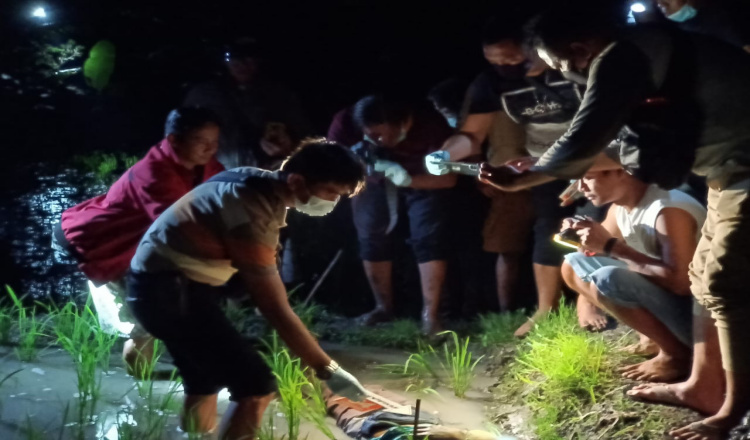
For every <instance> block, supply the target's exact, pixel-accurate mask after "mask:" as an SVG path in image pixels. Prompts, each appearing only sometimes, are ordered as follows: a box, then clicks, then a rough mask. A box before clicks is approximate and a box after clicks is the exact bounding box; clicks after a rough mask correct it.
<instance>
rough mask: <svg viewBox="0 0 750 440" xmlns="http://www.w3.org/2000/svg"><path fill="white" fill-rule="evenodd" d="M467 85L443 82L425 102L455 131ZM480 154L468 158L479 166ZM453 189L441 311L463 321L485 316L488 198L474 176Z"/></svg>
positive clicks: (456, 82)
mask: <svg viewBox="0 0 750 440" xmlns="http://www.w3.org/2000/svg"><path fill="white" fill-rule="evenodd" d="M467 88H468V83H466V82H464V81H460V80H457V79H449V80H445V81H442V82H441V83H439V84H438V85H436V86H435V87H433V88H432V89H431V90H430V92H429V93H428V95H427V99H428V100H429V101H430V102H431V103H432V106H433V107H434V108H435V110H437V111H438V112H439V113H440V114H442V115H443V117H444V118H445V120H446V122H447V123H448V125H450V126H451V128H453V129H454V130H455V129H456V127H457V125H458V121H459V119H460V115H461V109H462V108H463V103H464V100H465V97H466V90H467ZM481 159H482V156H481V155H477V156H474V157H472V158H467V161H469V162H475V163H478V162H480V161H481ZM456 180H457V181H456V186H455V187H454V188H453V189H452V190H451V191H450V192H448V194H447V196H448V197H449V200H448V203H450V209H449V210H448V211H447V213H448V219H449V220H448V221H449V226H448V228H449V230H450V231H451V233H450V238H449V246H450V248H451V252H450V256H449V260H448V283H447V288H446V289H445V293H446V298H445V299H446V301H441V302H442V304H443V305H442V306H441V307H442V309H443V311H445V312H448V314H449V315H450V316H451V317H461V318H463V319H466V320H472V319H475V318H476V315H477V314H478V313H486V311H487V306H488V304H486V303H487V301H485V299H484V295H483V293H484V290H485V289H483V285H484V284H485V283H484V281H485V280H484V271H483V270H481V269H482V268H483V267H484V265H483V264H482V263H484V258H483V257H484V255H483V253H482V226H483V224H484V217H485V215H486V211H487V209H486V208H487V207H488V206H487V198H486V197H484V196H483V195H482V193H481V192H480V191H479V188H478V186H479V185H481V186H483V187H488V185H484V184H480V183H479V182H477V179H476V178H475V177H474V176H462V175H458V176H457V179H456Z"/></svg>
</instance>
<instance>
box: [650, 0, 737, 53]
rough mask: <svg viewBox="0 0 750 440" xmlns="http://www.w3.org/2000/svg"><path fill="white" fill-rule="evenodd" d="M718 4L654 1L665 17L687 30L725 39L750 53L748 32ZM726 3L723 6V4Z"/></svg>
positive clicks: (690, 1) (692, 0)
mask: <svg viewBox="0 0 750 440" xmlns="http://www.w3.org/2000/svg"><path fill="white" fill-rule="evenodd" d="M716 3H721V2H717V1H716V0H714V1H708V2H701V1H694V0H656V5H657V6H658V7H659V9H660V10H661V12H662V13H663V14H664V16H665V17H666V18H667V19H669V20H670V21H672V22H674V23H676V25H677V27H679V28H680V29H682V30H684V31H687V32H696V33H699V34H704V35H708V36H711V37H715V38H718V39H720V40H724V41H726V42H727V43H730V44H733V45H735V46H737V47H740V48H742V49H744V50H745V51H748V52H750V32H748V30H747V26H742V25H741V24H740V23H741V22H740V21H739V20H737V18H736V17H734V16H733V15H732V13H731V12H729V11H728V10H726V9H724V8H723V7H722V6H723V5H721V4H716ZM724 6H726V5H724Z"/></svg>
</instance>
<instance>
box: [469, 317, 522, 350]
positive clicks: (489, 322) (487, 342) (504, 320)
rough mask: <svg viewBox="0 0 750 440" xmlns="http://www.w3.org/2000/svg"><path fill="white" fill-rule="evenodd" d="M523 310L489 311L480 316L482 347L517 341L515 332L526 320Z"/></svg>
mask: <svg viewBox="0 0 750 440" xmlns="http://www.w3.org/2000/svg"><path fill="white" fill-rule="evenodd" d="M526 319H527V318H526V315H525V314H524V312H523V311H517V312H507V313H487V314H485V315H480V316H479V327H480V334H479V340H480V342H481V344H482V347H489V346H492V345H500V344H508V343H511V342H516V340H517V338H516V337H515V336H513V332H514V331H515V330H516V329H517V328H518V327H519V326H520V325H521V324H523V323H524V321H526Z"/></svg>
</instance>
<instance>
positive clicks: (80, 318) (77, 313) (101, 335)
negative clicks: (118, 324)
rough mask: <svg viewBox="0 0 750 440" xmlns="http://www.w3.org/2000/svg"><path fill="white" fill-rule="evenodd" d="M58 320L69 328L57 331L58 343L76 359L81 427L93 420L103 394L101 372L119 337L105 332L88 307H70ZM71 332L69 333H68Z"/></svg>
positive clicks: (65, 327)
mask: <svg viewBox="0 0 750 440" xmlns="http://www.w3.org/2000/svg"><path fill="white" fill-rule="evenodd" d="M61 313H63V314H66V315H68V316H63V317H60V316H59V315H58V318H59V319H60V320H61V322H67V323H69V326H61V327H60V328H55V332H56V334H57V339H58V343H59V344H60V346H61V347H62V348H63V349H64V350H65V351H67V352H68V354H69V355H70V357H71V358H72V359H73V364H74V366H75V369H76V379H77V382H76V385H77V387H78V414H77V415H78V423H79V426H83V425H84V424H86V423H88V422H91V421H92V420H94V416H95V413H96V405H97V402H98V401H99V396H100V392H101V373H99V372H98V368H101V369H102V370H104V371H107V370H108V369H109V358H110V353H111V350H112V346H113V345H114V343H115V341H116V340H117V336H116V335H111V334H109V333H107V332H105V331H104V330H103V329H102V328H101V326H100V325H99V320H98V319H97V317H96V315H95V314H94V312H93V311H92V310H91V308H90V307H89V306H88V305H85V306H84V307H83V309H82V310H78V308H77V307H72V306H71V307H67V308H65V309H64V311H62V312H61ZM66 332H68V333H66Z"/></svg>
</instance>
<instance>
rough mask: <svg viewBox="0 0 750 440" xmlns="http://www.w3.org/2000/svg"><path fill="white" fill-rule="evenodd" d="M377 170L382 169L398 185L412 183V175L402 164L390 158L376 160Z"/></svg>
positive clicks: (387, 177)
mask: <svg viewBox="0 0 750 440" xmlns="http://www.w3.org/2000/svg"><path fill="white" fill-rule="evenodd" d="M375 171H381V172H382V173H383V175H384V176H385V178H386V179H388V180H390V181H391V182H393V184H394V185H396V186H409V185H411V176H410V175H409V173H408V172H407V171H406V169H404V167H402V166H401V165H400V164H398V163H396V162H393V161H390V160H377V161H375Z"/></svg>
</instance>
